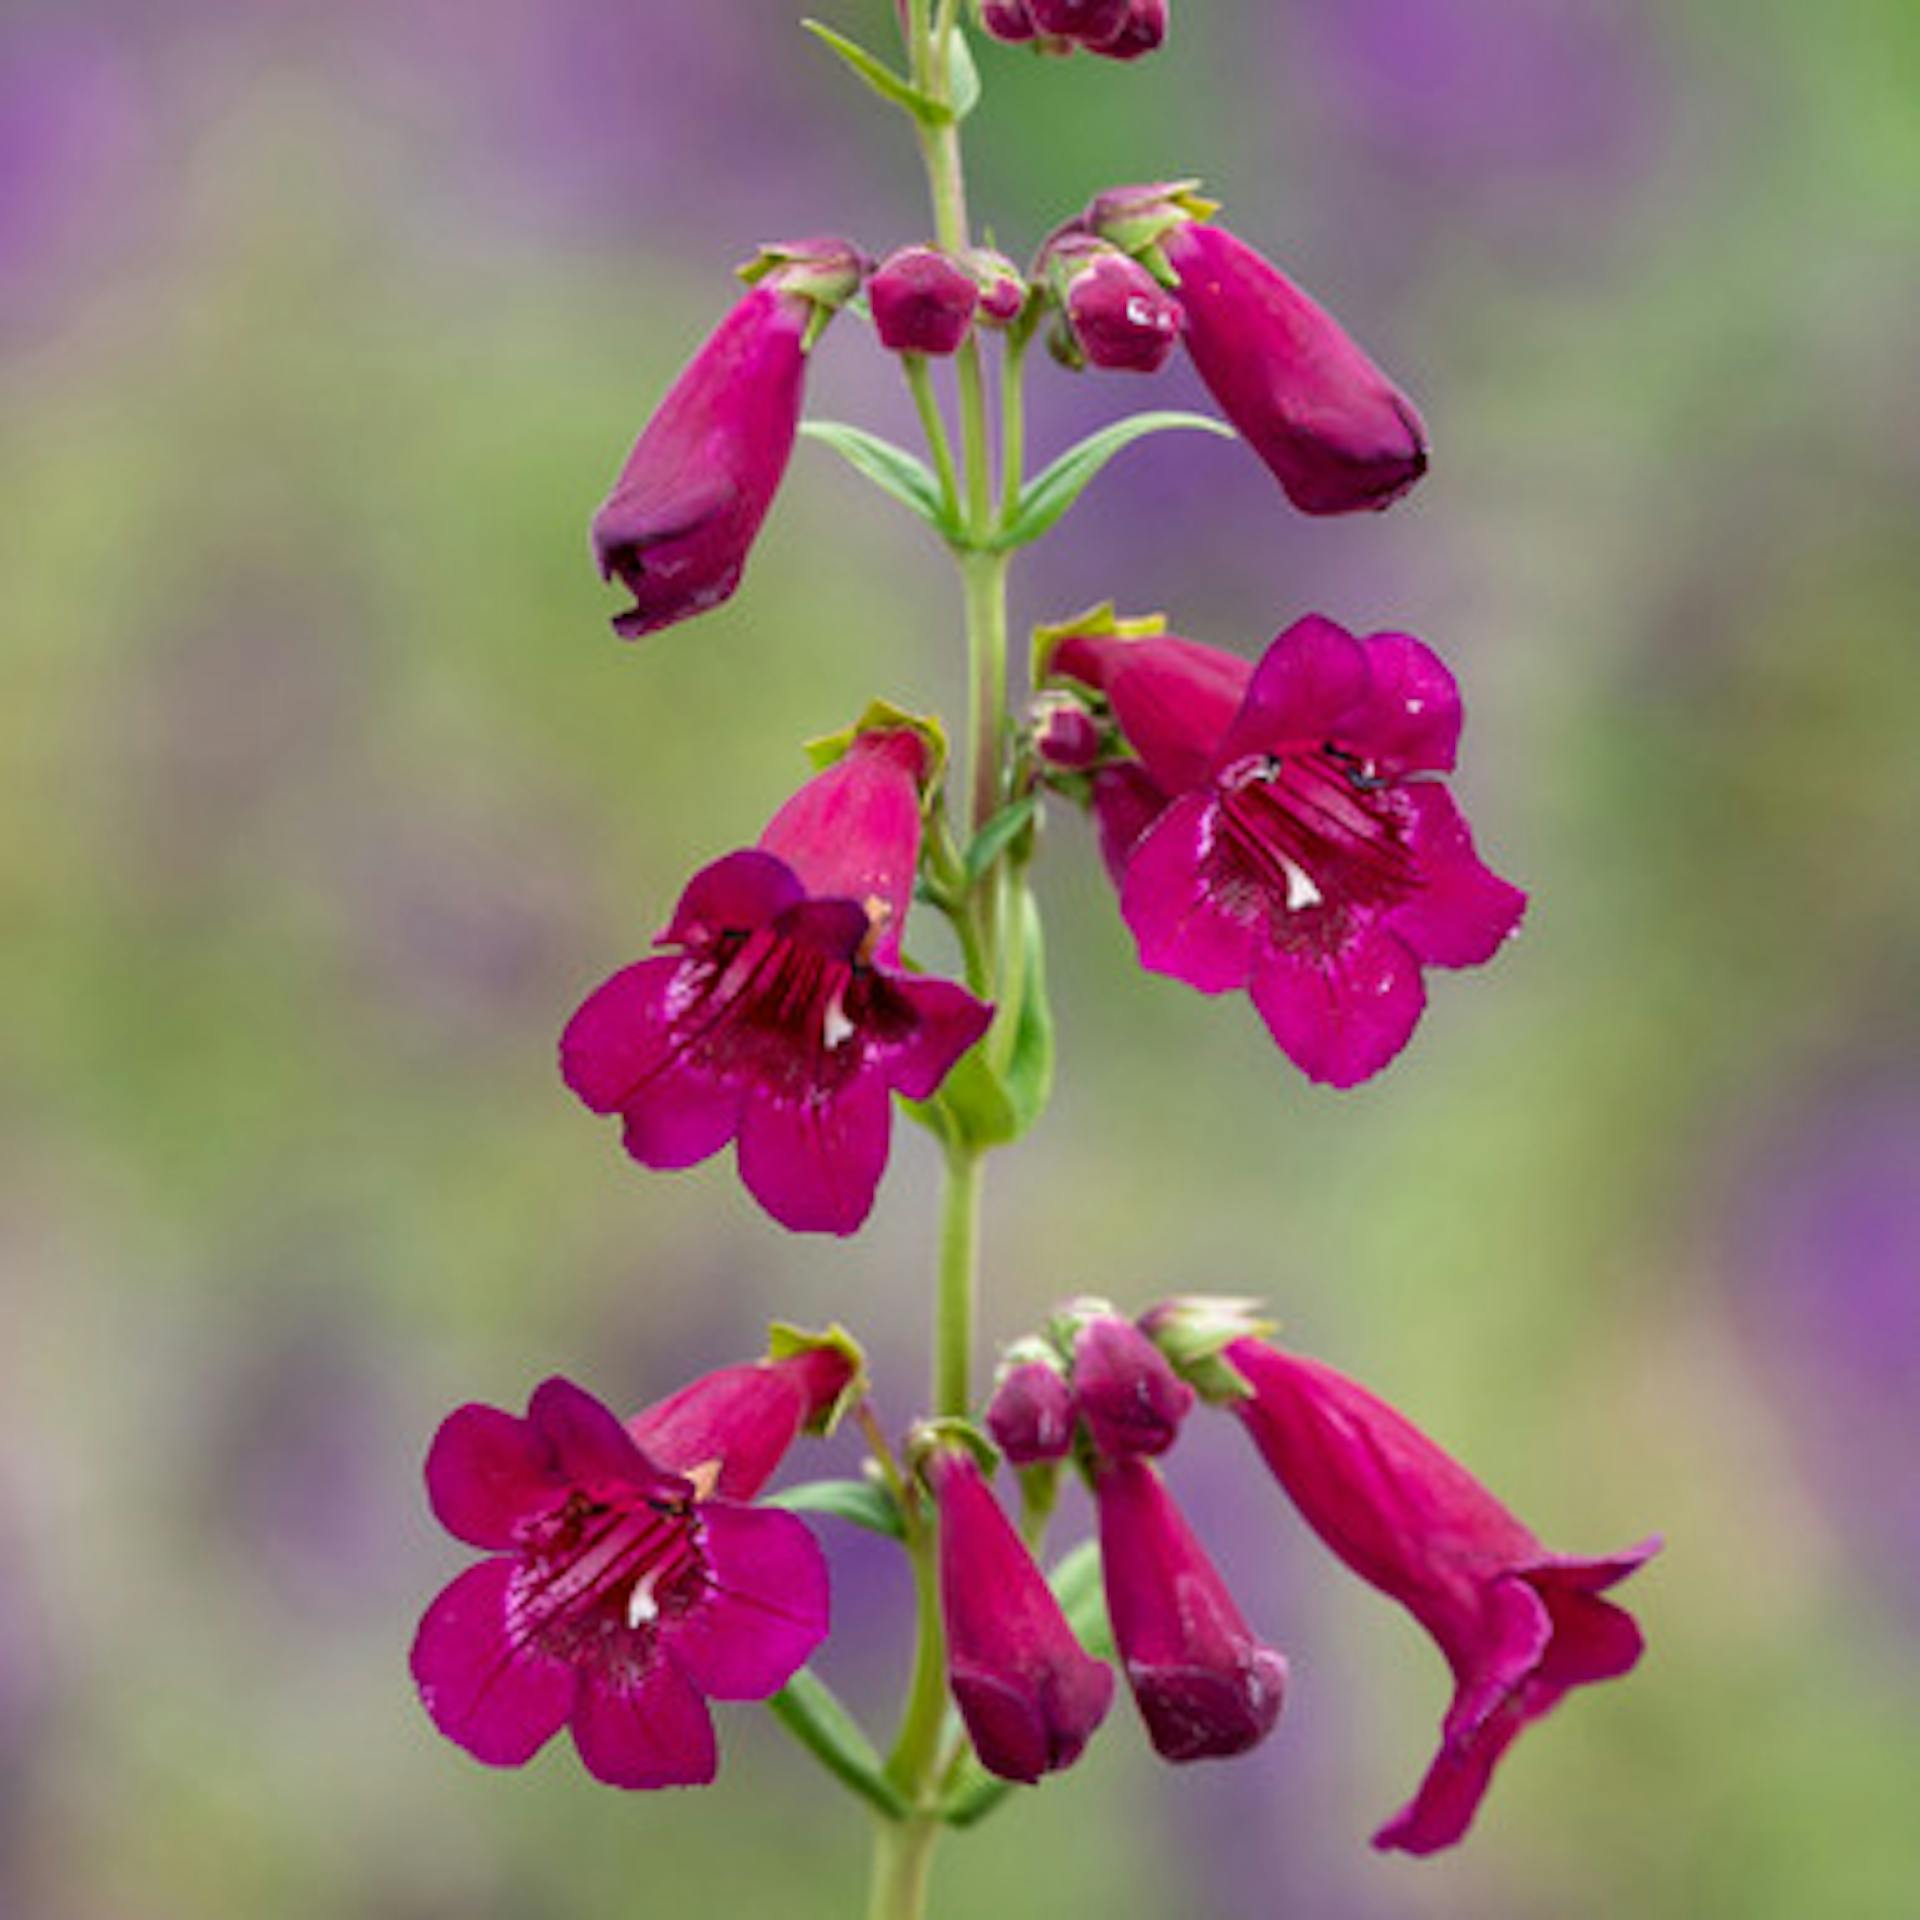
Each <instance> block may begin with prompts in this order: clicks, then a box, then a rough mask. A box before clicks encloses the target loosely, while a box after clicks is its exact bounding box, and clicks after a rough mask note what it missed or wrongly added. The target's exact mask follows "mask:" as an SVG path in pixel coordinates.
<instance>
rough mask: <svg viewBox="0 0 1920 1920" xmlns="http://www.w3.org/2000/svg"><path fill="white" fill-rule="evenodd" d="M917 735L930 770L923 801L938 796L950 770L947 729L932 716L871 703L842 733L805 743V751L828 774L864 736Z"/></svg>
mask: <svg viewBox="0 0 1920 1920" xmlns="http://www.w3.org/2000/svg"><path fill="white" fill-rule="evenodd" d="M903 728H904V729H906V730H907V731H908V732H911V733H917V734H918V735H919V736H920V738H921V740H922V741H923V742H924V743H925V746H926V749H927V770H926V772H925V773H924V774H922V775H921V776H920V794H921V797H922V799H926V798H929V797H930V796H931V795H933V794H934V793H937V792H938V791H939V788H940V782H941V780H942V779H944V778H945V776H946V771H947V730H946V728H945V727H943V726H942V725H941V724H940V722H939V720H938V719H937V718H936V717H935V716H934V715H932V714H928V713H909V712H908V711H907V710H906V708H905V707H896V706H895V705H894V704H893V702H892V701H891V700H869V701H868V702H867V704H866V707H865V708H864V710H863V711H862V712H861V715H860V717H859V719H857V720H856V721H854V723H853V724H852V725H851V726H848V727H842V728H841V729H840V731H839V732H838V733H823V734H822V735H821V736H820V737H819V738H818V739H817V740H808V741H804V742H803V743H802V748H801V750H802V751H803V752H804V753H805V754H806V756H807V758H808V759H809V760H811V761H812V762H813V764H814V765H815V766H816V767H818V768H820V769H821V770H822V771H824V770H825V769H826V768H828V767H830V766H832V765H833V764H834V762H835V761H837V760H844V759H845V758H846V757H847V755H848V754H849V753H851V752H852V751H853V743H854V742H855V741H856V740H857V739H859V737H860V736H861V735H862V734H863V733H895V732H898V731H900V730H901V729H903Z"/></svg>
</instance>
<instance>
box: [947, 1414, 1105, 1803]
mask: <svg viewBox="0 0 1920 1920" xmlns="http://www.w3.org/2000/svg"><path fill="white" fill-rule="evenodd" d="M923 1471H924V1472H925V1474H926V1476H927V1480H928V1484H929V1485H930V1486H931V1487H932V1489H933V1496H934V1501H935V1504H936V1506H937V1507H938V1509H939V1515H940V1604H941V1611H942V1613H943V1614H944V1616H945V1620H946V1630H947V1660H948V1676H949V1684H950V1685H951V1687H952V1689H953V1698H954V1704H955V1705H956V1706H957V1707H958V1708H959V1709H960V1717H961V1718H962V1719H963V1720H964V1721H965V1722H966V1725H967V1732H968V1734H969V1736H970V1737H971V1738H972V1740H973V1747H974V1751H975V1752H976V1753H977V1754H978V1755H979V1756H980V1764H981V1765H982V1766H984V1767H985V1768H986V1769H987V1771H988V1772H989V1773H996V1774H998V1775H999V1776H1000V1777H1001V1778H1002V1779H1004V1780H1024V1781H1034V1780H1038V1779H1039V1778H1040V1777H1041V1775H1042V1774H1046V1773H1054V1772H1058V1771H1059V1770H1060V1769H1062V1768H1064V1767H1070V1766H1072V1765H1073V1763H1074V1762H1075V1761H1076V1760H1077V1759H1079V1757H1080V1755H1081V1752H1082V1751H1083V1750H1084V1748H1085V1747H1086V1744H1087V1742H1088V1740H1090V1739H1091V1738H1092V1737H1093V1734H1094V1731H1095V1729H1096V1728H1097V1727H1098V1726H1099V1725H1100V1723H1101V1721H1102V1720H1104V1719H1105V1718H1106V1717H1107V1709H1108V1708H1109V1707H1110V1706H1111V1705H1112V1704H1113V1670H1112V1668H1110V1667H1108V1666H1107V1665H1106V1664H1105V1663H1104V1662H1102V1661H1099V1660H1096V1659H1094V1658H1093V1656H1092V1655H1091V1654H1089V1653H1088V1652H1087V1651H1086V1650H1085V1648H1083V1647H1082V1646H1081V1644H1080V1642H1079V1640H1078V1639H1076V1638H1075V1636H1074V1631H1073V1628H1072V1627H1071V1626H1070V1625H1069V1624H1068V1622H1067V1618H1066V1616H1065V1614H1063V1613H1062V1612H1061V1610H1060V1603H1059V1601H1058V1600H1056V1599H1055V1598H1054V1595H1053V1590H1052V1589H1051V1588H1050V1587H1049V1586H1048V1585H1047V1582H1046V1576H1045V1575H1044V1574H1042V1573H1041V1571H1040V1569H1039V1568H1038V1567H1037V1566H1036V1565H1035V1564H1034V1560H1033V1555H1032V1554H1031V1553H1029V1552H1028V1551H1027V1548H1026V1545H1025V1543H1024V1542H1023V1541H1022V1540H1021V1538H1020V1536H1019V1534H1018V1533H1017V1532H1016V1531H1015V1530H1014V1527H1013V1523H1012V1522H1011V1521H1010V1520H1008V1518H1007V1516H1006V1515H1005V1514H1004V1513H1003V1512H1002V1511H1001V1510H1000V1503H999V1501H998V1500H996V1499H995V1498H994V1495H993V1489H992V1488H991V1487H990V1486H988V1484H987V1482H986V1477H985V1476H984V1475H983V1474H982V1472H981V1471H980V1463H979V1462H978V1461H977V1460H976V1459H975V1458H974V1457H973V1454H972V1453H971V1452H970V1451H969V1450H967V1449H966V1448H964V1447H951V1448H945V1447H943V1448H940V1449H938V1450H936V1451H935V1452H934V1453H933V1454H932V1456H931V1457H930V1458H929V1460H928V1462H927V1464H926V1466H925V1468H924V1469H923Z"/></svg>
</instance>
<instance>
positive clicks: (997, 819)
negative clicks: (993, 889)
mask: <svg viewBox="0 0 1920 1920" xmlns="http://www.w3.org/2000/svg"><path fill="white" fill-rule="evenodd" d="M1039 805H1040V803H1039V801H1038V800H1037V799H1035V798H1034V796H1033V795H1032V794H1030V793H1029V794H1025V795H1023V796H1022V797H1021V798H1020V799H1018V800H1016V801H1014V803H1013V804H1012V805H1011V806H1009V807H1002V808H1001V809H1000V811H999V812H998V813H996V814H995V815H994V816H993V818H992V819H991V820H989V821H988V822H987V824H986V825H985V826H984V827H982V828H981V829H980V831H979V832H978V833H976V834H975V835H974V836H973V838H972V839H971V840H970V841H968V843H967V851H966V854H965V860H966V868H967V878H968V880H969V881H972V882H976V883H977V882H978V881H979V880H980V879H981V878H982V877H983V876H984V875H985V874H986V872H987V870H988V868H990V867H991V866H992V865H993V863H994V862H995V861H996V860H998V859H999V858H1000V856H1001V855H1002V854H1003V853H1005V852H1006V850H1007V848H1008V847H1009V846H1010V845H1012V843H1013V841H1014V840H1015V838H1016V837H1017V836H1018V835H1019V833H1020V831H1021V829H1022V828H1024V827H1025V826H1026V824H1027V822H1028V821H1029V820H1031V819H1032V818H1033V816H1034V814H1035V813H1036V812H1037V811H1038V810H1039Z"/></svg>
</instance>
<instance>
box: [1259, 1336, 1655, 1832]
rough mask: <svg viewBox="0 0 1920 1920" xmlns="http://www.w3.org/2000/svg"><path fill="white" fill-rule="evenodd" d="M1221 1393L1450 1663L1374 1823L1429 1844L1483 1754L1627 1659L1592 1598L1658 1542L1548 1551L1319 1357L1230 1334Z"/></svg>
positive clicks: (1334, 1535)
mask: <svg viewBox="0 0 1920 1920" xmlns="http://www.w3.org/2000/svg"><path fill="white" fill-rule="evenodd" d="M1226 1357H1227V1359H1228V1360H1229V1361H1230V1362H1231V1363H1232V1364H1233V1366H1234V1367H1235V1368H1236V1369H1237V1370H1238V1371H1239V1373H1240V1374H1241V1376H1242V1377H1243V1378H1244V1379H1245V1381H1246V1383H1247V1385H1248V1386H1249V1387H1251V1389H1252V1393H1251V1396H1250V1397H1248V1398H1246V1399H1242V1400H1238V1401H1235V1402H1234V1407H1233V1410H1234V1412H1235V1413H1237V1414H1238V1415H1239V1416H1240V1420H1241V1423H1242V1425H1244V1426H1245V1428H1246V1430H1247V1433H1248V1435H1249V1437H1250V1438H1251V1439H1252V1441H1253V1443H1254V1445H1255V1446H1256V1447H1258V1448H1259V1449H1260V1453H1261V1457H1262V1458H1263V1459H1264V1460H1265V1461H1266V1463H1267V1465H1268V1466H1269V1467H1270V1468H1271V1469H1272V1470H1273V1473H1274V1476H1275V1477H1276V1478H1277V1479H1278V1480H1279V1482H1280V1484H1281V1485H1282V1486H1283V1487H1284V1488H1285V1489H1286V1491H1287V1492H1288V1494H1289V1495H1291V1496H1292V1499H1293V1502H1294V1504H1295V1505H1296V1506H1297V1507H1298V1508H1299V1509H1300V1511H1301V1513H1302V1514H1304V1515H1305V1516H1306V1519H1307V1523H1308V1524H1309V1525H1310V1526H1311V1527H1312V1528H1313V1530H1314V1531H1315V1532H1316V1533H1317V1534H1319V1536H1320V1537H1321V1539H1322V1540H1324V1541H1325V1542H1326V1543H1327V1545H1328V1546H1330V1547H1331V1548H1332V1549H1333V1551H1334V1552H1335V1553H1337V1554H1338V1555H1339V1556H1340V1558H1341V1559H1342V1560H1344V1561H1345V1562H1346V1563H1347V1565H1348V1566H1349V1567H1351V1568H1352V1569H1353V1571H1354V1572H1355V1573H1357V1574H1358V1575H1359V1576H1360V1577H1361V1579H1363V1580H1365V1581H1367V1582H1369V1583H1370V1584H1371V1585H1373V1586H1376V1587H1378V1588H1379V1589H1380V1590H1381V1591H1382V1592H1383V1593H1386V1594H1388V1595H1390V1596H1391V1597H1392V1598H1393V1599H1395V1600H1398V1601H1399V1602H1400V1603H1401V1605H1403V1606H1404V1607H1406V1608H1407V1610H1408V1611H1409V1612H1410V1613H1412V1615H1413V1616H1414V1618H1415V1619H1416V1620H1418V1621H1419V1622H1420V1624H1421V1625H1422V1626H1423V1627H1425V1628H1426V1630H1427V1631H1428V1632H1429V1633H1430V1634H1432V1635H1433V1637H1434V1639H1435V1640H1436V1641H1437V1642H1438V1643H1439V1646H1440V1650H1441V1652H1442V1653H1443V1654H1445V1656H1446V1659H1447V1664H1448V1665H1449V1666H1450V1667H1451V1668H1452V1669H1453V1676H1454V1696H1453V1704H1452V1706H1451V1708H1450V1709H1449V1710H1448V1713H1447V1717H1446V1720H1445V1722H1444V1723H1443V1725H1442V1728H1441V1736H1440V1750H1439V1752H1438V1754H1437V1755H1436V1756H1435V1758H1434V1761H1433V1764H1432V1766H1431V1767H1430V1768H1429V1769H1428V1771H1427V1776H1426V1778H1425V1780H1423V1781H1422V1782H1421V1785H1420V1790H1419V1792H1418V1793H1417V1794H1416V1795H1415V1796H1414V1798H1413V1800H1412V1801H1411V1802H1410V1803H1409V1804H1408V1805H1407V1806H1406V1807H1405V1808H1403V1809H1402V1810H1401V1811H1400V1812H1399V1813H1398V1814H1396V1815H1395V1816H1394V1817H1393V1819H1392V1820H1390V1821H1389V1822H1388V1823H1387V1824H1386V1825H1385V1826H1384V1827H1382V1828H1381V1829H1380V1831H1379V1832H1378V1833H1377V1834H1375V1835H1374V1841H1373V1844H1374V1845H1375V1846H1376V1847H1380V1848H1389V1849H1390V1848H1400V1849H1403V1850H1404V1851H1406V1852H1408V1853H1434V1852H1437V1851H1438V1850H1439V1849H1440V1848H1442V1847H1449V1846H1452V1845H1453V1844H1454V1842H1455V1841H1457V1840H1458V1839H1460V1837H1461V1836H1462V1835H1463V1834H1464V1833H1465V1832H1466V1830H1467V1828H1468V1826H1469V1824H1470V1823H1471V1822H1472V1819H1473V1816H1474V1813H1475V1811H1476V1809H1477V1808H1478V1806H1479V1804H1480V1798H1481V1796H1482V1794H1484V1793H1485V1792H1486V1789H1487V1783H1488V1781H1489V1779H1490V1778H1491V1777H1492V1773H1493V1769H1494V1765H1495V1763H1496V1762H1497V1761H1498V1760H1499V1758H1500V1756H1501V1755H1502V1754H1503V1753H1504V1752H1505V1751H1506V1750H1507V1748H1508V1747H1509V1746H1510V1745H1511V1744H1512V1742H1513V1740H1514V1737H1515V1736H1516V1735H1517V1734H1518V1733H1519V1732H1520V1730H1521V1729H1522V1728H1523V1727H1524V1726H1526V1725H1527V1724H1528V1722H1529V1721H1533V1720H1537V1719H1539V1718H1540V1717H1541V1715H1543V1714H1545V1713H1547V1712H1549V1711H1551V1710H1552V1709H1553V1708H1554V1707H1556V1706H1557V1705H1558V1704H1559V1703H1560V1701H1561V1699H1562V1698H1563V1697H1564V1696H1565V1695H1566V1694H1567V1693H1568V1692H1569V1691H1570V1690H1571V1689H1572V1688H1574V1687H1578V1686H1586V1685H1588V1684H1590V1683H1592V1682H1594V1681H1597V1680H1612V1679H1615V1678H1617V1677H1618V1676H1619V1675H1621V1674H1624V1673H1626V1672H1628V1671H1629V1670H1630V1669H1631V1668H1632V1667H1633V1665H1634V1664H1635V1662H1636V1661H1638V1659H1639V1658H1640V1653H1641V1647H1642V1641H1641V1636H1640V1629H1639V1627H1638V1626H1637V1625H1636V1624H1635V1622H1634V1620H1633V1617H1632V1616H1631V1615H1630V1614H1628V1613H1626V1612H1625V1611H1624V1610H1623V1609H1621V1608H1620V1607H1617V1606H1615V1605H1613V1604H1612V1602H1610V1601H1607V1600H1603V1599H1601V1598H1600V1597H1599V1596H1600V1594H1601V1593H1602V1592H1603V1591H1605V1589H1607V1588H1608V1587H1611V1586H1613V1585H1615V1584H1616V1583H1617V1582H1619V1581H1621V1580H1624V1579H1625V1578H1626V1577H1627V1576H1628V1575H1629V1574H1630V1573H1632V1572H1634V1571H1635V1569H1637V1568H1638V1567H1640V1566H1642V1565H1644V1564H1645V1563H1646V1561H1647V1560H1648V1559H1649V1558H1650V1557H1651V1556H1652V1555H1653V1554H1654V1553H1655V1552H1657V1551H1658V1549H1659V1545H1660V1542H1659V1541H1658V1540H1649V1541H1645V1542H1643V1543H1642V1544H1641V1545H1639V1546H1637V1547H1630V1548H1629V1549H1628V1550H1627V1551H1626V1552H1625V1553H1619V1554H1613V1555H1609V1556H1607V1557H1605V1558H1602V1559H1597V1560H1582V1559H1576V1558H1573V1557H1571V1556H1569V1555H1566V1554H1558V1553H1549V1552H1548V1551H1547V1550H1546V1549H1545V1548H1544V1547H1543V1546H1542V1545H1541V1544H1540V1542H1539V1540H1538V1539H1537V1538H1536V1537H1535V1536H1534V1534H1533V1533H1532V1532H1531V1531H1530V1530H1529V1529H1528V1528H1526V1527H1525V1526H1523V1525H1522V1524H1521V1523H1520V1521H1518V1520H1517V1519H1515V1518H1514V1516H1513V1515H1512V1514H1511V1513H1509V1512H1508V1511H1507V1509H1506V1508H1505V1507H1503V1506H1502V1505H1501V1504H1500V1502H1499V1501H1498V1500H1496V1499H1495V1498H1494V1497H1493V1495H1492V1494H1491V1493H1489V1492H1488V1491H1487V1490H1486V1488H1485V1487H1483V1486H1482V1485H1481V1484H1480V1483H1479V1481H1477V1480H1476V1479H1474V1477H1473V1476H1472V1475H1471V1474H1470V1473H1468V1472H1467V1470H1466V1469H1465V1468H1464V1467H1462V1466H1461V1465H1460V1464H1459V1463H1458V1462H1457V1461H1455V1460H1453V1459H1451V1458H1449V1457H1448V1456H1447V1455H1446V1454H1445V1453H1443V1452H1441V1450H1440V1449H1439V1448H1438V1447H1436V1446H1435V1445H1434V1444H1433V1442H1432V1441H1431V1440H1429V1439H1428V1438H1427V1437H1426V1435H1425V1434H1423V1433H1422V1432H1421V1431H1420V1430H1419V1428H1417V1427H1416V1426H1414V1425H1413V1423H1412V1422H1411V1421H1409V1420H1407V1419H1405V1418H1404V1417H1403V1416H1402V1415H1400V1414H1399V1413H1396V1412H1395V1411H1394V1409H1393V1408H1392V1407H1390V1406H1388V1405H1387V1404H1386V1402H1385V1401H1383V1400H1380V1399H1377V1398H1376V1397H1375V1396H1374V1395H1373V1394H1371V1393H1369V1392H1368V1391H1367V1390H1366V1389H1365V1388H1364V1387H1362V1386H1359V1385H1357V1384H1356V1383H1355V1382H1354V1381H1352V1380H1349V1379H1347V1378H1346V1377H1345V1376H1344V1375H1342V1374H1339V1373H1336V1372H1335V1371H1334V1370H1333V1369H1332V1368H1331V1367H1326V1366H1322V1365H1321V1364H1320V1363H1319V1362H1318V1361H1316V1360H1308V1359H1304V1358H1302V1357H1300V1356H1298V1355H1295V1354H1287V1353H1282V1352H1280V1351H1278V1350H1277V1349H1276V1348H1274V1347H1271V1346H1268V1345H1267V1344H1265V1343H1264V1342H1263V1341H1259V1340H1251V1339H1241V1340H1236V1341H1234V1342H1233V1343H1232V1344H1230V1345H1229V1346H1228V1348H1227V1350H1226Z"/></svg>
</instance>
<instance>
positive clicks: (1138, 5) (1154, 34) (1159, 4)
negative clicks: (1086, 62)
mask: <svg viewBox="0 0 1920 1920" xmlns="http://www.w3.org/2000/svg"><path fill="white" fill-rule="evenodd" d="M1166 37H1167V0H1132V5H1131V6H1130V7H1129V8H1128V11H1127V17H1126V19H1125V21H1123V22H1122V24H1121V27H1120V31H1119V32H1118V33H1116V34H1115V35H1114V36H1113V38H1112V39H1111V40H1103V41H1101V42H1100V43H1099V45H1097V46H1092V47H1089V48H1088V51H1089V52H1090V53H1097V54H1099V56H1100V57H1101V58H1102V59H1103V60H1138V59H1140V58H1141V56H1142V55H1144V54H1149V53H1153V52H1155V51H1157V50H1158V49H1159V48H1160V47H1161V46H1162V45H1163V44H1164V43H1165V41H1166Z"/></svg>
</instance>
